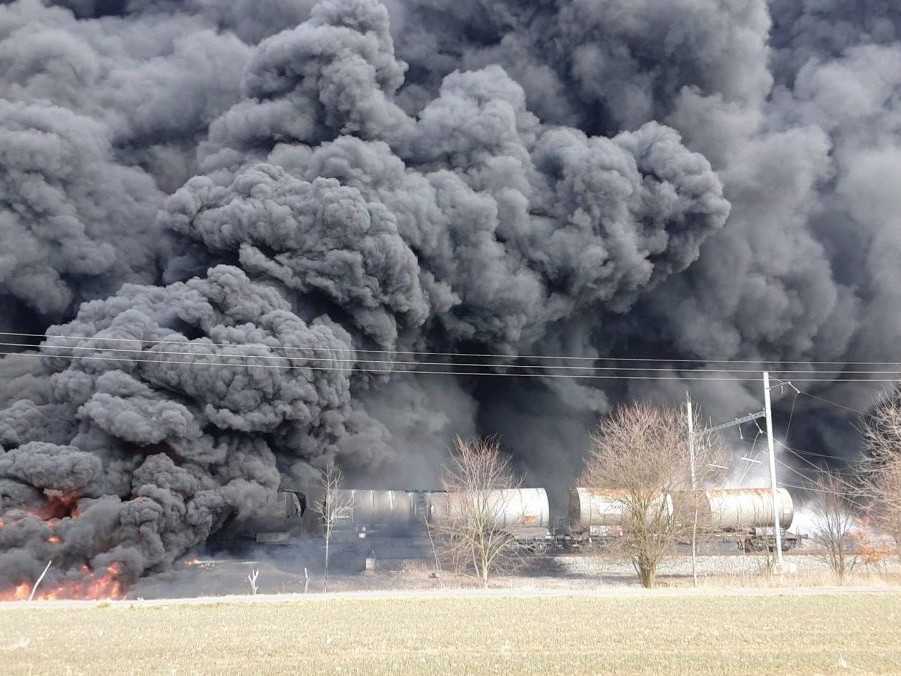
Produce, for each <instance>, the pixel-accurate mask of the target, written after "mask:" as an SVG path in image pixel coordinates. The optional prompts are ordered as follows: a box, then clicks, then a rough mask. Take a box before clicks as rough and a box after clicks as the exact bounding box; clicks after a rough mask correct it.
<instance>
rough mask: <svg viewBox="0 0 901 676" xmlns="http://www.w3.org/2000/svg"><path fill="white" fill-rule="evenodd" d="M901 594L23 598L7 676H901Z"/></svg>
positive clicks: (7, 622) (14, 611)
mask: <svg viewBox="0 0 901 676" xmlns="http://www.w3.org/2000/svg"><path fill="white" fill-rule="evenodd" d="M899 620H901V593H899V592H897V591H883V592H879V593H876V592H862V591H860V590H847V589H845V590H832V589H830V590H797V591H786V590H767V589H758V590H731V591H730V590H725V591H723V590H712V589H701V590H694V589H684V588H682V589H674V588H671V589H663V590H660V591H652V592H648V591H645V590H640V589H635V588H629V587H622V588H617V587H609V588H608V589H607V590H606V591H596V592H590V591H585V592H571V591H570V592H565V591H562V590H557V591H528V590H518V591H513V592H511V591H509V590H502V589H495V590H489V591H488V592H482V591H473V590H469V591H461V590H454V591H446V592H422V591H418V592H410V591H408V592H398V591H395V592H370V593H339V594H309V595H306V596H302V595H301V596H298V595H292V596H259V595H258V596H243V597H231V598H222V599H206V600H203V599H194V600H190V601H187V600H186V601H177V600H176V601H172V600H169V601H143V602H133V601H122V602H107V603H96V602H95V603H87V604H84V603H82V604H79V603H73V602H69V603H66V602H44V603H41V604H32V605H31V606H30V607H29V606H28V605H27V604H10V605H8V606H5V607H4V608H2V609H0V664H2V672H3V673H4V674H45V673H47V674H49V673H53V674H58V673H73V674H81V673H84V674H108V673H109V674H112V673H116V674H137V673H140V674H144V673H166V674H194V673H197V674H225V673H228V674H241V673H288V672H291V673H301V674H302V673H361V674H362V673H365V674H380V673H404V674H406V673H436V672H441V673H444V672H454V673H504V674H507V673H536V674H537V673H557V674H582V673H660V672H673V671H675V672H688V671H691V672H692V673H699V674H708V673H709V674H714V673H716V674H739V673H742V674H744V673H834V672H838V671H845V670H848V671H855V672H866V673H898V672H901V621H899Z"/></svg>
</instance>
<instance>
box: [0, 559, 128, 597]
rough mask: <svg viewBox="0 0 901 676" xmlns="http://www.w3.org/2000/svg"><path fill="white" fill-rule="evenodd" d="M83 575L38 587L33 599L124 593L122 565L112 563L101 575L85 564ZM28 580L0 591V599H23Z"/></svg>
mask: <svg viewBox="0 0 901 676" xmlns="http://www.w3.org/2000/svg"><path fill="white" fill-rule="evenodd" d="M81 571H82V573H84V577H83V578H82V579H80V580H67V581H65V582H61V583H59V584H57V585H55V586H50V587H47V586H44V585H41V586H40V587H38V590H37V593H36V594H35V595H34V598H35V599H40V600H52V599H95V600H96V599H119V598H122V597H123V596H124V595H125V588H124V585H123V584H122V581H121V580H120V579H119V577H120V575H121V574H122V566H121V565H120V564H118V563H113V564H111V565H109V566H107V567H106V571H105V572H104V573H103V574H102V575H97V574H96V573H95V572H93V571H91V569H90V568H88V567H87V566H82V567H81ZM31 589H32V585H31V583H30V582H22V583H20V584H18V585H16V586H15V587H14V588H13V589H10V590H7V591H0V601H24V600H27V599H28V597H29V595H30V594H31Z"/></svg>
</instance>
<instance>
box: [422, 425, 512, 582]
mask: <svg viewBox="0 0 901 676" xmlns="http://www.w3.org/2000/svg"><path fill="white" fill-rule="evenodd" d="M520 483H521V482H520V481H519V480H518V479H517V478H516V477H515V476H514V473H513V470H512V468H511V466H510V461H509V459H508V458H507V457H506V456H505V455H504V454H503V453H502V452H501V449H500V446H499V444H498V443H497V441H495V440H493V439H483V440H478V441H471V442H470V441H463V440H462V439H460V438H458V439H457V440H456V442H455V448H454V453H453V456H452V458H451V462H450V463H449V465H448V466H447V467H445V471H444V479H443V484H444V489H445V491H446V496H445V502H444V504H443V505H439V504H438V503H433V509H435V510H436V511H435V512H434V513H433V514H432V517H433V522H434V524H435V530H436V533H437V535H438V540H439V542H440V546H441V548H442V550H443V553H444V554H445V556H446V557H447V558H449V559H450V561H451V563H452V564H453V565H454V566H455V568H456V569H457V570H466V569H470V570H472V571H473V572H474V573H475V574H476V575H477V576H478V578H479V580H480V581H481V583H482V585H483V586H486V587H487V586H488V581H489V578H490V576H491V575H493V574H495V573H496V572H499V571H506V570H510V569H511V568H512V567H513V566H514V565H515V563H516V561H517V559H518V557H517V554H516V551H515V550H516V546H515V545H516V543H515V539H514V537H513V534H512V533H510V532H509V530H508V529H507V527H506V526H505V524H504V519H503V515H504V513H505V511H506V508H507V502H508V501H509V500H510V499H511V498H510V495H511V494H510V493H509V492H507V491H508V490H509V489H515V488H518V487H519V486H520Z"/></svg>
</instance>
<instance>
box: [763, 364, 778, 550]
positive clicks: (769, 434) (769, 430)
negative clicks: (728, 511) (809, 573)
mask: <svg viewBox="0 0 901 676" xmlns="http://www.w3.org/2000/svg"><path fill="white" fill-rule="evenodd" d="M763 403H764V410H765V411H766V443H767V448H768V449H769V452H770V484H771V485H772V488H773V531H774V533H775V535H776V563H777V564H778V565H780V566H781V565H782V532H781V530H780V528H779V521H780V519H779V516H780V515H779V495H778V494H777V493H776V451H775V449H774V446H773V410H772V406H771V405H770V373H769V371H764V372H763Z"/></svg>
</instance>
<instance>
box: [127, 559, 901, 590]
mask: <svg viewBox="0 0 901 676" xmlns="http://www.w3.org/2000/svg"><path fill="white" fill-rule="evenodd" d="M785 561H786V571H785V572H786V574H784V575H769V574H767V560H766V557H764V556H763V555H759V554H757V555H747V556H735V555H732V556H729V555H707V556H700V557H698V559H697V573H698V577H699V583H700V584H701V585H702V586H705V585H706V586H714V587H798V586H823V585H832V584H835V580H834V579H833V577H832V575H831V574H830V572H829V569H828V566H826V564H825V562H824V561H822V560H821V559H820V558H818V557H816V556H809V555H791V556H786V558H785ZM362 566H363V562H362V561H360V562H356V563H353V564H352V565H345V566H343V567H342V566H336V567H335V568H334V569H333V570H332V573H331V575H330V579H329V583H328V589H329V591H333V592H334V591H379V590H416V591H430V590H440V589H448V588H469V587H473V586H475V585H476V582H475V581H474V580H473V579H472V578H467V577H462V576H455V575H451V574H448V573H447V572H442V573H441V575H440V576H436V575H435V574H434V569H433V567H432V565H431V564H430V563H429V562H428V561H398V560H379V561H377V565H376V566H375V570H373V571H369V572H361V570H360V568H361V567H362ZM254 570H256V571H259V576H258V578H257V585H258V590H259V592H260V593H263V594H285V593H288V594H291V593H303V592H304V591H305V590H306V591H307V592H310V593H313V592H320V591H323V588H324V585H325V579H324V574H323V571H322V569H321V566H320V565H319V562H318V561H316V562H315V563H314V562H312V561H304V560H298V559H296V558H291V557H284V556H281V555H278V554H276V555H271V556H270V555H267V554H266V553H265V552H256V555H255V556H254V557H253V558H245V559H234V558H221V559H213V558H204V559H195V560H194V561H193V562H191V565H187V564H184V563H182V564H181V565H179V566H178V567H177V568H176V569H173V570H171V571H167V572H165V573H161V574H159V575H155V576H151V577H148V578H145V579H142V580H140V581H139V582H138V584H137V585H135V586H134V587H132V588H131V589H130V590H129V593H128V598H130V599H138V598H141V599H158V598H185V597H195V596H220V595H225V594H249V593H250V591H251V590H250V583H249V581H248V579H247V577H248V575H249V574H250V573H251V571H254ZM305 570H306V574H305V573H304V571H305ZM658 582H659V584H660V585H661V586H663V587H680V586H691V585H692V583H693V580H692V574H691V562H690V559H689V558H688V557H673V558H670V559H667V560H665V561H664V562H663V564H662V565H661V567H660V570H659V578H658ZM849 583H850V584H859V585H868V586H872V585H874V584H875V585H901V564H899V563H898V561H897V560H894V561H892V562H890V563H887V564H886V565H885V566H883V567H881V568H879V569H867V568H864V567H860V568H859V570H858V571H857V573H856V574H855V576H854V577H853V578H852V579H851V580H850V581H849ZM491 584H492V586H493V587H496V588H502V589H550V590H569V591H576V592H584V591H597V590H605V589H608V588H610V587H637V586H638V580H637V577H636V575H635V571H634V570H633V568H632V566H631V564H630V563H629V562H628V561H623V560H621V559H617V558H613V557H609V556H576V555H567V556H548V557H543V558H536V559H534V560H531V561H530V562H529V565H527V566H525V567H523V568H522V569H520V570H519V572H518V573H517V574H516V575H515V576H507V577H499V578H496V579H494V580H493V581H492V583H491Z"/></svg>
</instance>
